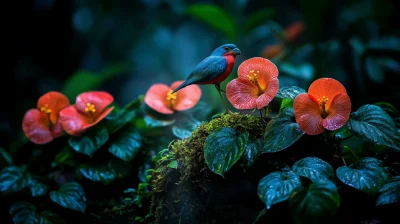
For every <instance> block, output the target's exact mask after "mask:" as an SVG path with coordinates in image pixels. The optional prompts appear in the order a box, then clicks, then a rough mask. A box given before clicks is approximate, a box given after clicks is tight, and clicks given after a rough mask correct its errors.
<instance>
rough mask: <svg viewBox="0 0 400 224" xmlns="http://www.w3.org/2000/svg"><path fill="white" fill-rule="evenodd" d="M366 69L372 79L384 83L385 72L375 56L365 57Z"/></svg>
mask: <svg viewBox="0 0 400 224" xmlns="http://www.w3.org/2000/svg"><path fill="white" fill-rule="evenodd" d="M365 69H366V71H367V75H368V77H369V79H370V80H371V81H373V82H375V83H378V84H382V83H383V82H384V81H385V73H384V71H383V69H382V67H381V66H380V65H379V62H378V60H376V59H375V58H373V57H367V58H366V59H365Z"/></svg>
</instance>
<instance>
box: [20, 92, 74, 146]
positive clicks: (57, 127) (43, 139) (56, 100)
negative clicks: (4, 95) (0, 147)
mask: <svg viewBox="0 0 400 224" xmlns="http://www.w3.org/2000/svg"><path fill="white" fill-rule="evenodd" d="M68 105H69V101H68V98H67V97H66V96H64V95H63V94H62V93H59V92H55V91H50V92H48V93H46V94H44V95H43V96H41V97H40V98H39V100H38V102H37V108H38V109H36V108H35V109H30V110H28V111H27V112H26V113H25V115H24V118H23V121H22V129H23V131H24V133H25V135H26V137H28V139H29V140H31V141H32V142H33V143H35V144H46V143H49V142H51V141H52V140H53V139H54V138H56V137H59V136H61V135H62V133H63V130H62V126H61V124H60V122H59V119H58V117H59V112H60V110H62V109H63V108H65V107H66V106H68Z"/></svg>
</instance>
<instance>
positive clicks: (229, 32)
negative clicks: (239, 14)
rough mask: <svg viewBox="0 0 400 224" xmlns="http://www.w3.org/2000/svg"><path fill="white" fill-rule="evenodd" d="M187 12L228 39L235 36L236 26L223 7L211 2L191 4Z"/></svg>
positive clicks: (232, 38)
mask: <svg viewBox="0 0 400 224" xmlns="http://www.w3.org/2000/svg"><path fill="white" fill-rule="evenodd" d="M187 13H188V14H190V15H191V16H192V17H194V18H195V19H198V20H200V21H202V22H204V23H206V24H208V25H210V26H211V27H213V28H214V29H216V30H219V31H221V32H223V33H224V34H225V35H226V36H227V37H228V38H229V39H230V40H234V39H235V38H236V27H235V22H234V20H233V18H232V17H231V16H230V15H229V13H228V12H226V11H225V10H224V9H222V8H220V7H218V6H217V5H213V4H193V5H190V6H189V7H188V8H187Z"/></svg>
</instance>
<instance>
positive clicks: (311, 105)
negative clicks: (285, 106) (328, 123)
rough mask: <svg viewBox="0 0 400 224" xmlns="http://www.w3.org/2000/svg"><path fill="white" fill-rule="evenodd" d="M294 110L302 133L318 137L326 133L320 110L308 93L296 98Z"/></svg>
mask: <svg viewBox="0 0 400 224" xmlns="http://www.w3.org/2000/svg"><path fill="white" fill-rule="evenodd" d="M293 109H294V116H295V118H296V122H297V123H298V124H299V126H300V129H301V130H302V131H304V132H305V133H307V134H309V135H318V134H321V133H322V132H323V131H324V126H323V125H322V122H323V120H322V117H321V114H320V113H321V112H320V108H319V106H318V104H317V103H315V102H314V101H313V100H311V99H310V97H309V96H308V94H307V93H302V94H299V95H297V96H296V98H295V99H294V102H293Z"/></svg>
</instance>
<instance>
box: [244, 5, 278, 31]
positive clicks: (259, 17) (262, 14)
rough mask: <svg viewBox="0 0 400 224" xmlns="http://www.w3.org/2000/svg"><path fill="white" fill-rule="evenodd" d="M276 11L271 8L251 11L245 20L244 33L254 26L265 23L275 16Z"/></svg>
mask: <svg viewBox="0 0 400 224" xmlns="http://www.w3.org/2000/svg"><path fill="white" fill-rule="evenodd" d="M275 14H276V12H275V10H273V9H259V10H257V11H256V12H252V13H251V14H250V15H249V16H248V17H247V18H246V21H245V25H244V27H245V30H244V31H245V33H249V32H251V31H252V30H253V29H254V28H256V27H258V26H260V25H261V24H263V23H265V22H266V21H267V20H268V19H270V18H271V17H273V16H275Z"/></svg>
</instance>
